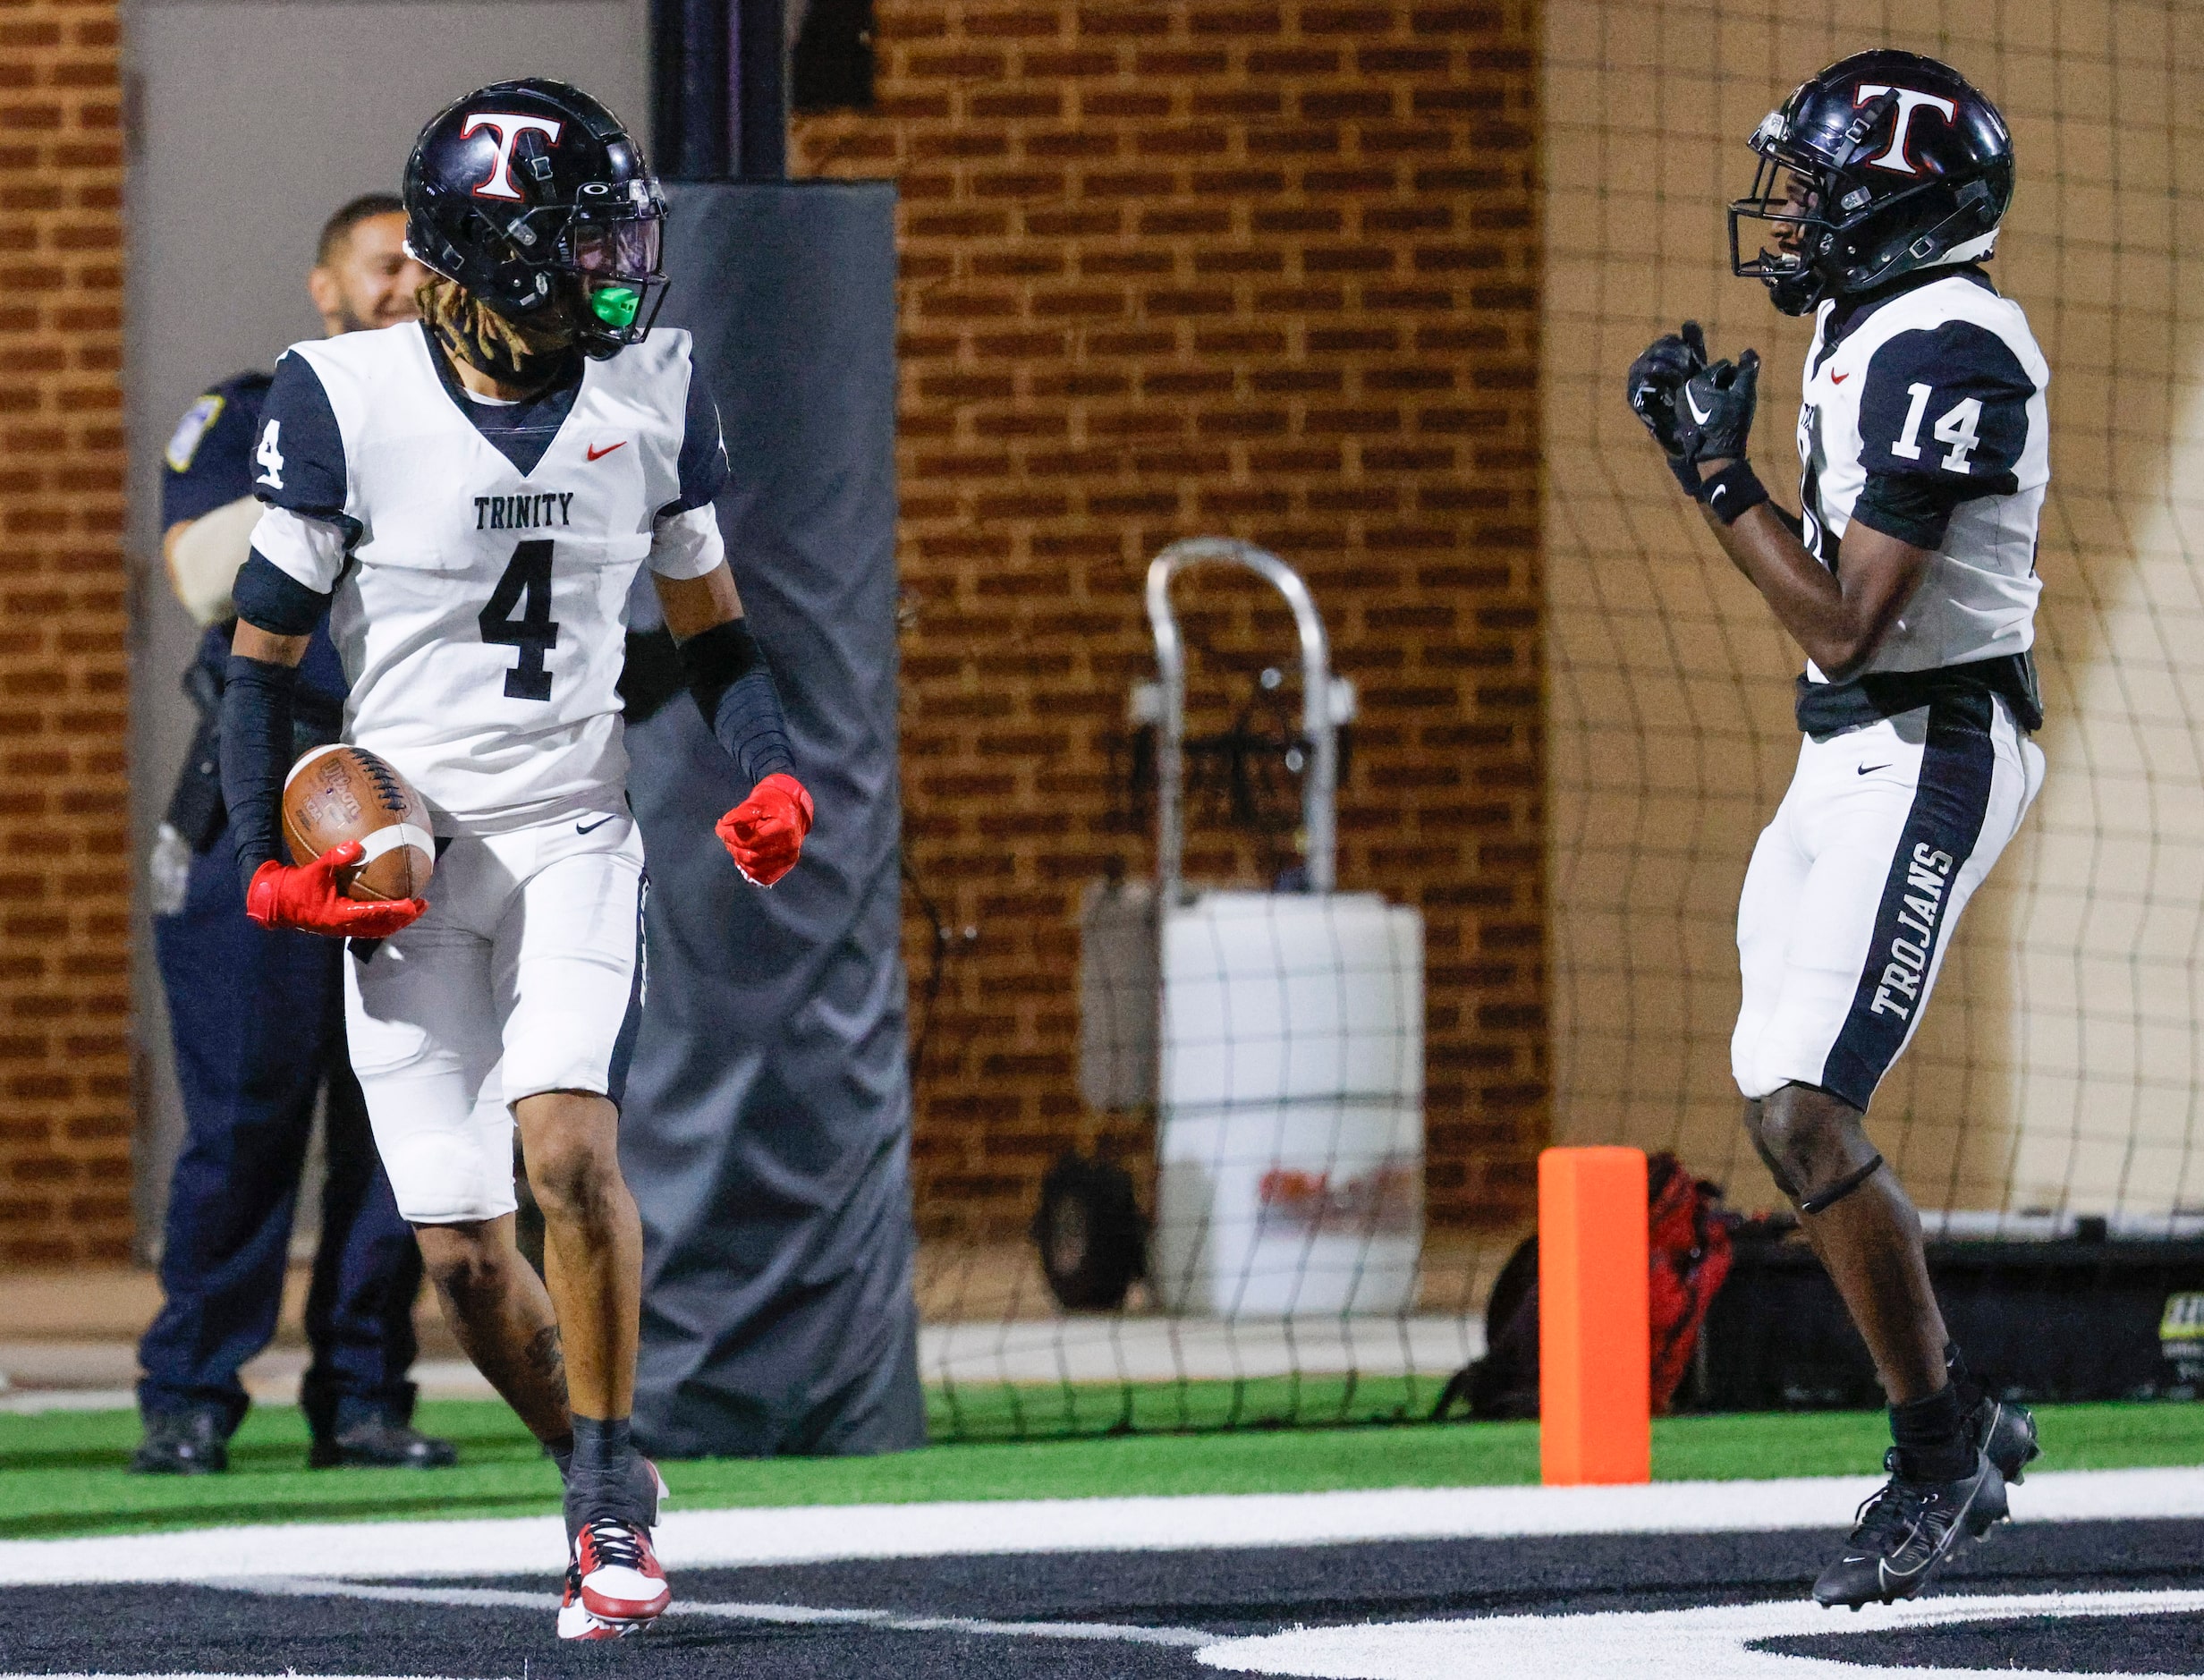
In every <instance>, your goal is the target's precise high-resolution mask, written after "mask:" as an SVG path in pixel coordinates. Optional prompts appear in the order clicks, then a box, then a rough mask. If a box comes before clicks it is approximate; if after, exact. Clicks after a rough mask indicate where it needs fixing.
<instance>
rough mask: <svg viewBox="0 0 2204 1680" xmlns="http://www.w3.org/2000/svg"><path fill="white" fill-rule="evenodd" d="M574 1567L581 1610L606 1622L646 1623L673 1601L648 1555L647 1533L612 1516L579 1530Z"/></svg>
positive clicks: (662, 1574) (660, 1571)
mask: <svg viewBox="0 0 2204 1680" xmlns="http://www.w3.org/2000/svg"><path fill="white" fill-rule="evenodd" d="M574 1567H575V1569H576V1570H577V1571H578V1572H579V1574H580V1576H581V1608H583V1609H585V1610H587V1611H588V1612H589V1614H590V1615H591V1616H598V1617H599V1618H601V1619H602V1620H604V1621H607V1622H631V1623H636V1624H640V1623H644V1622H648V1621H651V1620H653V1619H654V1618H656V1617H657V1616H661V1615H663V1614H664V1613H665V1607H666V1606H667V1605H669V1604H671V1603H672V1602H673V1601H674V1591H673V1589H672V1588H670V1587H668V1586H667V1585H666V1584H665V1570H663V1569H661V1568H659V1567H658V1559H657V1556H656V1555H655V1554H654V1553H653V1552H652V1551H651V1549H650V1531H649V1530H648V1529H644V1528H638V1527H637V1526H636V1525H635V1524H634V1523H625V1522H623V1521H621V1519H620V1518H618V1517H616V1516H600V1517H598V1518H597V1519H596V1520H595V1521H593V1522H589V1523H583V1524H582V1525H581V1533H580V1534H578V1535H576V1536H575V1537H574ZM632 1631H633V1629H632V1628H631V1629H624V1630H623V1632H632Z"/></svg>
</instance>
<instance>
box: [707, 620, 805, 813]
mask: <svg viewBox="0 0 2204 1680" xmlns="http://www.w3.org/2000/svg"><path fill="white" fill-rule="evenodd" d="M681 662H682V669H683V670H684V671H686V672H687V673H688V675H689V692H691V694H693V695H695V696H696V701H697V709H698V710H699V711H701V712H702V713H703V714H704V721H705V722H706V723H707V724H708V725H710V726H711V731H712V734H713V735H714V736H715V737H716V739H717V740H718V742H719V744H720V745H721V746H723V747H725V748H726V750H727V752H728V756H729V757H731V758H733V760H734V761H735V763H737V764H738V765H740V766H742V774H743V775H744V776H747V777H749V779H750V785H752V786H753V787H754V786H756V785H758V784H759V782H762V781H764V780H765V779H766V777H767V776H773V775H776V774H777V775H793V774H794V773H795V768H796V755H795V753H794V752H793V751H792V750H791V749H790V747H789V744H788V725H787V723H786V721H785V720H784V718H783V717H782V715H781V696H780V691H779V690H777V689H776V688H775V687H774V686H773V672H772V669H771V667H770V666H767V664H766V660H765V655H764V654H763V653H761V652H760V651H759V647H758V641H757V639H756V638H755V637H753V636H752V635H751V634H750V626H749V625H748V624H744V623H743V622H742V620H741V619H739V618H738V619H735V620H733V622H732V623H729V624H714V625H713V626H712V627H711V628H710V629H709V630H706V631H701V632H699V633H698V634H696V635H693V636H691V637H690V638H689V640H688V641H684V642H682V644H681Z"/></svg>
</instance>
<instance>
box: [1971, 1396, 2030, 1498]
mask: <svg viewBox="0 0 2204 1680" xmlns="http://www.w3.org/2000/svg"><path fill="white" fill-rule="evenodd" d="M1967 1432H1968V1433H1969V1434H1971V1436H1973V1437H1974V1444H1975V1445H1976V1446H1977V1447H1980V1448H1981V1449H1982V1451H1983V1452H1984V1453H1985V1454H1987V1455H1988V1457H1989V1462H1990V1463H1991V1464H1995V1465H1996V1466H1997V1473H1998V1474H1999V1475H2001V1476H2003V1477H2004V1478H2005V1481H2007V1482H2016V1481H2022V1480H2023V1478H2022V1472H2023V1471H2025V1470H2026V1469H2027V1468H2028V1466H2029V1465H2030V1464H2033V1463H2034V1462H2035V1460H2036V1458H2037V1457H2038V1456H2039V1455H2040V1454H2041V1453H2042V1451H2043V1448H2042V1447H2040V1446H2039V1445H2038V1444H2037V1440H2036V1414H2035V1413H2032V1412H2030V1410H2029V1409H2028V1408H2027V1407H2026V1406H2024V1405H2021V1404H2017V1403H2016V1402H2013V1401H2011V1400H1992V1399H1990V1398H1989V1397H1988V1396H1984V1397H1983V1398H1982V1399H1981V1400H1980V1401H1979V1403H1977V1404H1976V1406H1975V1408H1974V1410H1973V1411H1972V1412H1971V1413H1968V1415H1967Z"/></svg>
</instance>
